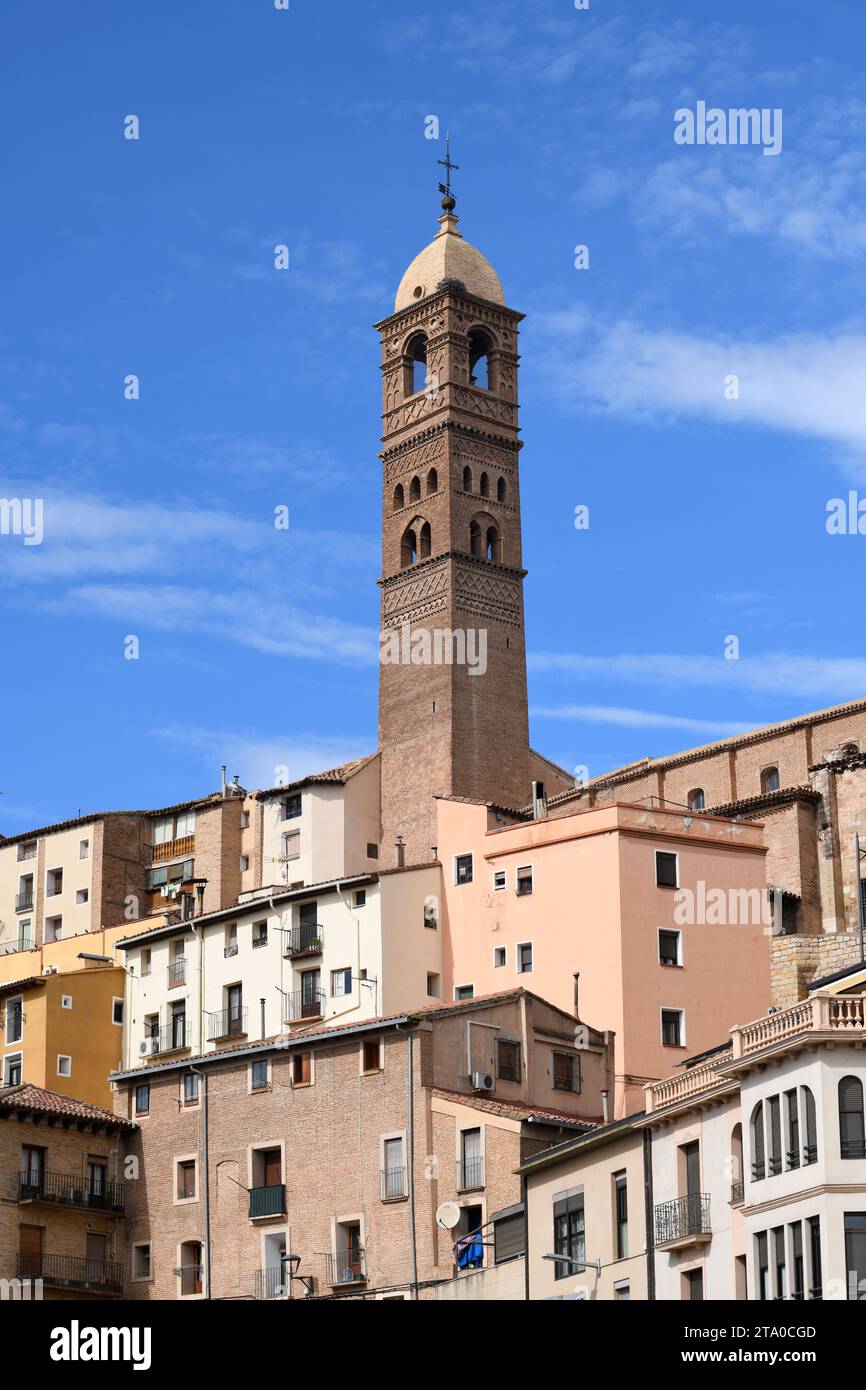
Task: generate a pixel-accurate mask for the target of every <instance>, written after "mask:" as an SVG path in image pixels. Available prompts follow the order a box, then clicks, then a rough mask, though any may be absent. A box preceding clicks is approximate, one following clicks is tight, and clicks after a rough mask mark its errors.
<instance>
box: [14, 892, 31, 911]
mask: <svg viewBox="0 0 866 1390" xmlns="http://www.w3.org/2000/svg"><path fill="white" fill-rule="evenodd" d="M32 906H33V889H32V888H28V889H27V891H26V893H16V894H15V911H16V912H29V910H30V908H31V907H32Z"/></svg>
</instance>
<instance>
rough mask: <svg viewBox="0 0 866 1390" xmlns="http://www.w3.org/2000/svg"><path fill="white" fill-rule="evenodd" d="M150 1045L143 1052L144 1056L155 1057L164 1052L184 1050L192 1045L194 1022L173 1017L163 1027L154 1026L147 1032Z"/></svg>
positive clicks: (146, 1039)
mask: <svg viewBox="0 0 866 1390" xmlns="http://www.w3.org/2000/svg"><path fill="white" fill-rule="evenodd" d="M145 1041H146V1042H147V1043H149V1044H150V1046H149V1047H148V1048H147V1049H146V1050H145V1051H143V1052H142V1054H141V1055H142V1056H143V1057H147V1056H151V1057H155V1056H156V1055H157V1054H159V1053H162V1052H182V1051H183V1050H184V1049H185V1048H187V1047H191V1046H192V1022H191V1021H190V1020H187V1019H186V1018H173V1019H172V1021H171V1023H166V1024H164V1026H163V1027H162V1028H154V1029H152V1030H151V1031H150V1032H149V1033H146V1034H145Z"/></svg>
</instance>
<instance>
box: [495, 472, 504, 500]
mask: <svg viewBox="0 0 866 1390" xmlns="http://www.w3.org/2000/svg"><path fill="white" fill-rule="evenodd" d="M496 500H497V502H504V501H505V479H504V478H500V479H499V481H498V483H497V484H496Z"/></svg>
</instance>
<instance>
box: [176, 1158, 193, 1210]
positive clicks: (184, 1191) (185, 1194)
mask: <svg viewBox="0 0 866 1390" xmlns="http://www.w3.org/2000/svg"><path fill="white" fill-rule="evenodd" d="M195 1190H196V1184H195V1159H194V1158H184V1159H182V1160H181V1161H180V1162H179V1163H178V1164H177V1196H178V1201H181V1202H188V1201H191V1200H192V1198H194V1197H195Z"/></svg>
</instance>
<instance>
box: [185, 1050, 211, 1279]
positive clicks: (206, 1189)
mask: <svg viewBox="0 0 866 1390" xmlns="http://www.w3.org/2000/svg"><path fill="white" fill-rule="evenodd" d="M190 1071H191V1072H192V1073H193V1074H194V1075H195V1076H200V1077H201V1078H202V1081H203V1082H204V1087H203V1092H202V1098H201V1120H202V1129H203V1131H204V1154H203V1164H202V1166H203V1169H204V1172H203V1175H202V1176H203V1180H202V1189H203V1192H202V1196H203V1197H204V1269H205V1285H204V1289H205V1292H204V1296H205V1298H207V1299H210V1296H211V1280H210V1162H209V1155H208V1126H207V1072H204V1071H200V1070H199V1068H198V1067H190Z"/></svg>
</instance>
